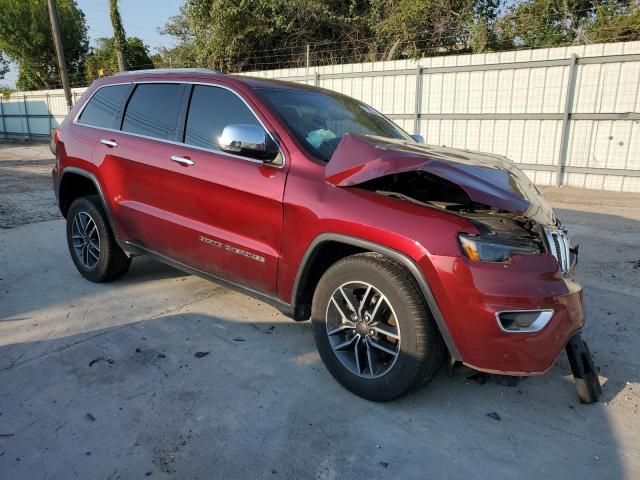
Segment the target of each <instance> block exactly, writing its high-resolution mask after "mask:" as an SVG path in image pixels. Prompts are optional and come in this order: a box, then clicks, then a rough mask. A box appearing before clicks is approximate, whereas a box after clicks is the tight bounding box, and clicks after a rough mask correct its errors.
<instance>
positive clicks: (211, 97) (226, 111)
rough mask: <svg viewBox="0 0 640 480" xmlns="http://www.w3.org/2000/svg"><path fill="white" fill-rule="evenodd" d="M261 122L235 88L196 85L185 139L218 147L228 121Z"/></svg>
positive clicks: (257, 123)
mask: <svg viewBox="0 0 640 480" xmlns="http://www.w3.org/2000/svg"><path fill="white" fill-rule="evenodd" d="M234 124H235V125H238V124H242V125H258V126H260V127H262V125H260V122H259V121H258V119H257V118H256V117H255V115H254V114H253V112H252V111H251V110H249V107H247V106H246V105H245V103H244V102H243V101H242V100H241V99H240V98H239V97H238V96H237V95H236V94H235V93H233V92H230V91H229V90H226V89H224V88H219V87H207V86H204V85H195V86H194V87H193V93H192V94H191V102H190V103H189V113H188V115H187V124H186V127H185V138H184V142H185V143H187V144H189V145H194V146H197V147H204V148H209V149H212V150H219V149H220V147H219V144H218V137H219V136H220V135H221V134H222V130H223V129H224V127H226V126H227V125H234Z"/></svg>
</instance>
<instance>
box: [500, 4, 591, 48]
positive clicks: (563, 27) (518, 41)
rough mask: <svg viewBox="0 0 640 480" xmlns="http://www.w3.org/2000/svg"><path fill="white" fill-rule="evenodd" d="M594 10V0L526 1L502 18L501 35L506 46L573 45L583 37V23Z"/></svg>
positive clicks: (515, 6) (513, 7)
mask: <svg viewBox="0 0 640 480" xmlns="http://www.w3.org/2000/svg"><path fill="white" fill-rule="evenodd" d="M594 9H595V6H594V2H593V1H592V0H526V1H524V2H522V3H518V4H516V5H514V6H512V7H511V8H510V9H509V10H508V11H507V13H506V14H505V15H503V16H502V17H501V18H500V19H499V21H498V22H497V30H498V37H499V38H500V39H501V41H502V44H503V46H504V47H506V48H517V47H531V48H539V47H553V46H558V45H567V44H572V43H574V42H575V41H576V40H579V39H581V38H582V31H581V28H580V26H581V23H582V21H583V20H584V19H585V18H588V17H589V16H591V15H592V14H593V12H594Z"/></svg>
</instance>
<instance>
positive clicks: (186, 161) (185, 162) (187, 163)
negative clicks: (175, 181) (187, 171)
mask: <svg viewBox="0 0 640 480" xmlns="http://www.w3.org/2000/svg"><path fill="white" fill-rule="evenodd" d="M171 160H173V161H174V162H178V163H179V164H180V165H184V166H185V167H190V166H191V165H195V164H196V162H194V161H193V160H191V159H190V158H187V157H178V156H177V155H172V156H171Z"/></svg>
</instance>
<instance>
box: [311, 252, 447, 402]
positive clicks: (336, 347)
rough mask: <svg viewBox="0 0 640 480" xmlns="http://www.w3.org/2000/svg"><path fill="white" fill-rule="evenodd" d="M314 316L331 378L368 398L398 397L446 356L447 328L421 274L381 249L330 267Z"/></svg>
mask: <svg viewBox="0 0 640 480" xmlns="http://www.w3.org/2000/svg"><path fill="white" fill-rule="evenodd" d="M376 306H377V308H376ZM311 321H312V327H313V335H314V338H315V342H316V347H317V349H318V352H319V354H320V357H321V358H322V361H323V362H324V364H325V366H326V367H327V369H328V370H329V372H330V373H331V375H333V377H334V378H335V379H336V380H337V381H338V382H339V383H340V384H341V385H342V386H343V387H345V388H346V389H347V390H349V391H351V392H353V393H355V394H356V395H358V396H360V397H363V398H366V399H368V400H373V401H389V400H394V399H396V398H399V397H401V396H403V395H405V394H407V393H408V392H410V391H412V390H414V389H417V388H419V387H420V386H421V385H423V384H426V383H428V382H429V381H430V380H431V379H432V378H433V377H434V375H435V374H436V373H437V371H438V369H439V368H440V365H441V363H442V359H443V357H444V352H445V346H444V343H443V341H442V338H441V336H440V332H439V331H438V327H437V326H436V324H435V322H434V320H433V317H432V315H431V312H430V311H429V308H428V306H427V304H426V302H425V300H424V298H423V296H422V293H421V292H420V290H419V287H418V285H417V283H416V281H415V279H414V278H413V276H412V275H411V274H410V273H409V272H408V271H407V270H406V269H405V268H404V267H403V266H402V265H400V264H399V263H397V262H395V261H393V260H391V259H389V258H387V257H385V256H383V255H380V254H377V253H363V254H357V255H352V256H350V257H346V258H344V259H342V260H340V261H338V262H336V263H335V264H334V265H332V266H331V267H330V268H329V269H328V270H327V271H326V272H325V274H324V275H323V276H322V278H321V279H320V282H319V283H318V286H317V288H316V291H315V294H314V298H313V306H312V313H311Z"/></svg>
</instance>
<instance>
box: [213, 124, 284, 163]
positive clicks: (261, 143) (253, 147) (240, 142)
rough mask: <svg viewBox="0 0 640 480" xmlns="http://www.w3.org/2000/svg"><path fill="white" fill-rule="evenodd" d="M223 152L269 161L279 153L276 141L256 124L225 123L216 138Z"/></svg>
mask: <svg viewBox="0 0 640 480" xmlns="http://www.w3.org/2000/svg"><path fill="white" fill-rule="evenodd" d="M218 143H219V145H220V149H222V150H223V151H225V152H228V153H233V154H236V155H241V156H243V157H250V158H256V159H259V160H262V161H263V162H267V163H270V162H272V161H273V160H275V158H276V157H277V155H278V153H279V149H278V145H277V144H276V142H275V141H274V140H273V139H272V138H271V137H270V136H269V135H267V132H265V131H264V129H263V128H262V127H260V126H258V125H227V126H226V127H224V130H222V135H220V137H219V138H218Z"/></svg>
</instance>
